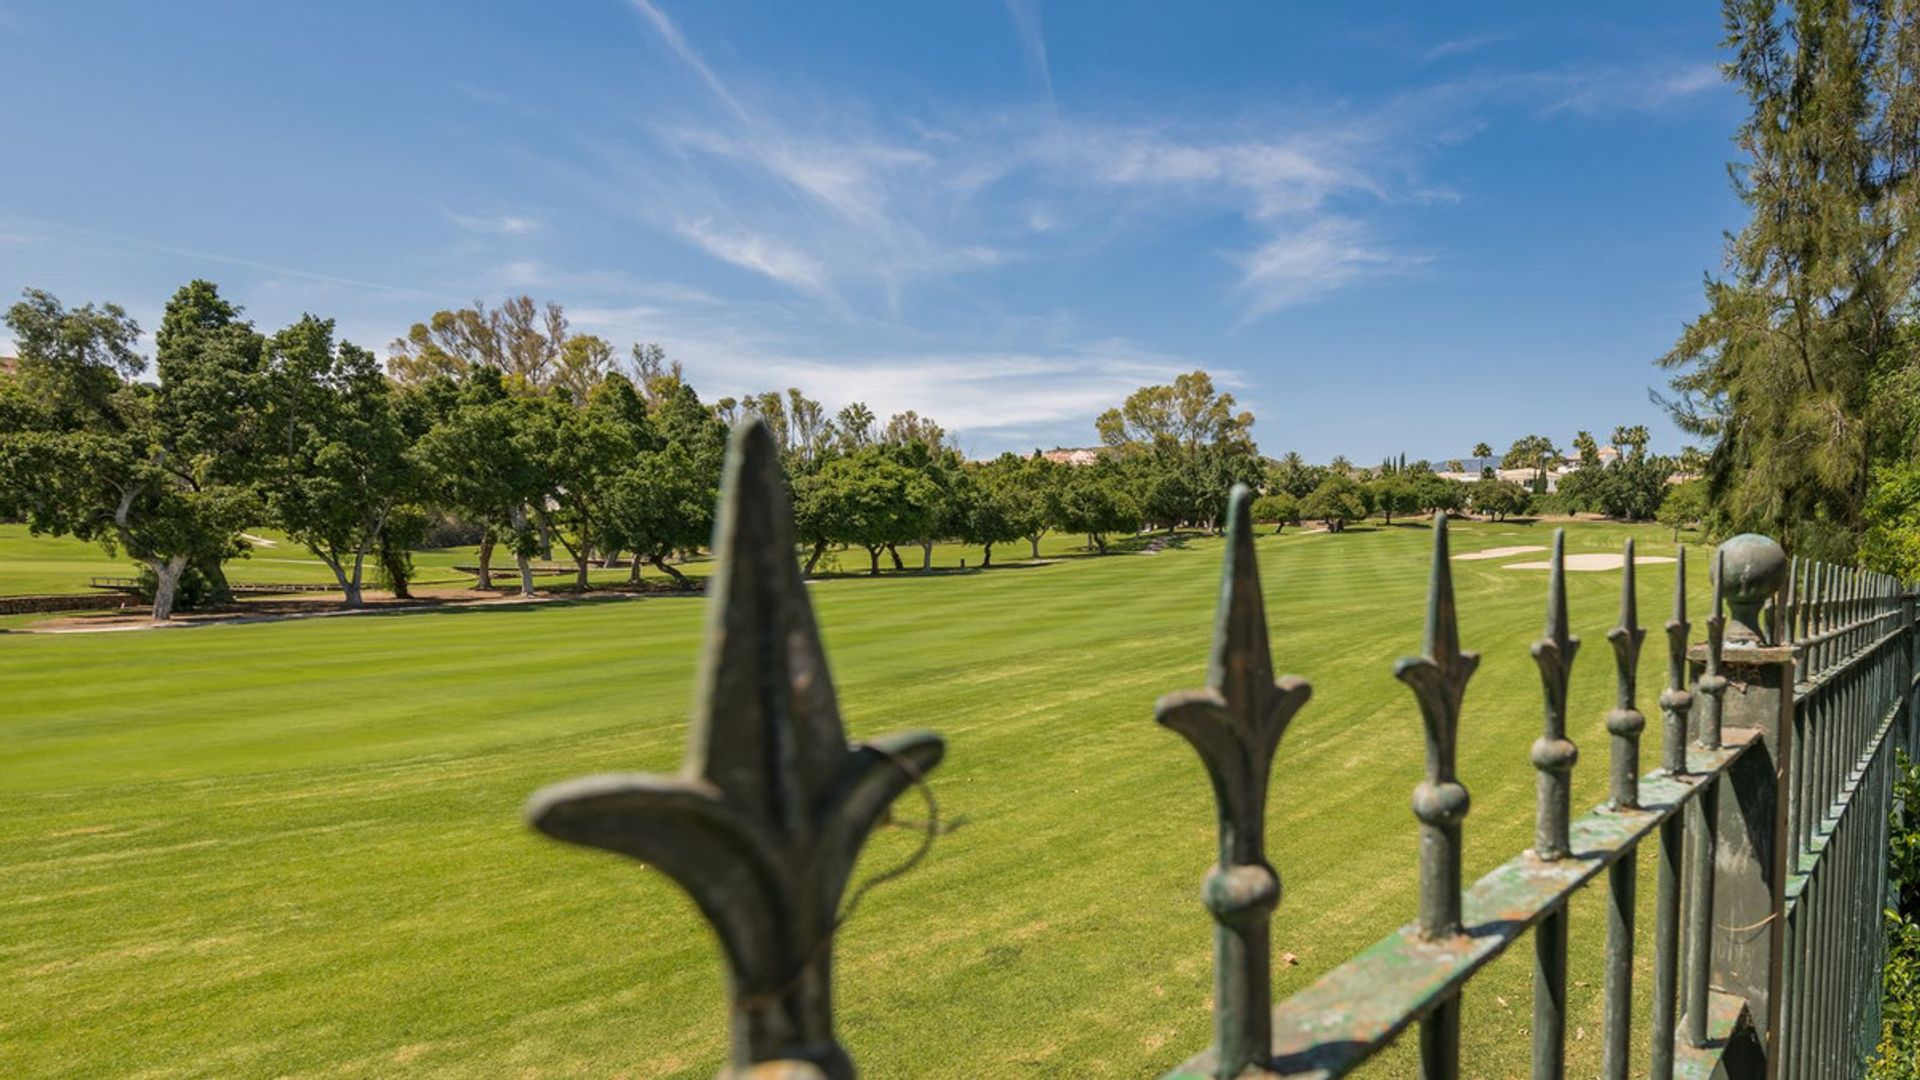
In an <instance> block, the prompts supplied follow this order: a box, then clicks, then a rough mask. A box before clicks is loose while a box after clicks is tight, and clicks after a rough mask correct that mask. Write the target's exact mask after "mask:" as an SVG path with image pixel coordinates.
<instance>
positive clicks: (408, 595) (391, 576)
mask: <svg viewBox="0 0 1920 1080" xmlns="http://www.w3.org/2000/svg"><path fill="white" fill-rule="evenodd" d="M380 567H381V569H383V570H385V571H386V572H387V581H388V582H390V583H391V584H392V585H393V596H394V599H396V600H411V599H413V591H412V590H411V589H409V588H407V581H408V577H409V575H410V573H411V567H409V566H408V565H407V553H406V552H404V551H400V550H397V549H395V548H394V546H393V545H392V544H390V543H388V542H387V538H386V537H385V536H382V537H381V538H380Z"/></svg>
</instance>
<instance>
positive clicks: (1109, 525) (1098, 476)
mask: <svg viewBox="0 0 1920 1080" xmlns="http://www.w3.org/2000/svg"><path fill="white" fill-rule="evenodd" d="M1059 513H1060V527H1061V528H1062V529H1065V530H1067V531H1068V532H1076V533H1085V534H1087V539H1088V540H1089V541H1091V542H1092V544H1093V546H1094V548H1095V550H1097V551H1098V552H1099V553H1100V554H1102V555H1105V554H1106V553H1107V535H1108V534H1109V533H1116V532H1137V531H1139V528H1140V504H1139V502H1138V501H1137V500H1136V499H1135V498H1134V495H1133V492H1132V490H1131V488H1130V485H1129V484H1128V483H1127V480H1126V477H1125V475H1124V474H1123V473H1122V471H1121V469H1120V467H1119V465H1118V464H1116V463H1113V462H1103V463H1101V464H1098V465H1088V466H1083V467H1080V468H1076V469H1074V470H1072V471H1071V472H1070V473H1069V474H1068V475H1067V477H1066V480H1065V482H1064V483H1063V484H1061V486H1060V508H1059Z"/></svg>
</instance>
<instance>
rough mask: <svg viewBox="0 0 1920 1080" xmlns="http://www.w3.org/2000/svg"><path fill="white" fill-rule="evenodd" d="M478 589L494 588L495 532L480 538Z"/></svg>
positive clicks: (476, 584)
mask: <svg viewBox="0 0 1920 1080" xmlns="http://www.w3.org/2000/svg"><path fill="white" fill-rule="evenodd" d="M473 587H474V588H476V589H491V588H493V532H492V530H488V532H487V535H485V536H483V537H481V538H480V573H479V575H478V576H477V578H476V579H475V581H474V585H473Z"/></svg>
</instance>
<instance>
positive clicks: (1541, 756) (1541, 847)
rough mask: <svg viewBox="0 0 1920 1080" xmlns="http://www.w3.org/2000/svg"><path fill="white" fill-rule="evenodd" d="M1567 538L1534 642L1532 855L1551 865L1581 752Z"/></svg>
mask: <svg viewBox="0 0 1920 1080" xmlns="http://www.w3.org/2000/svg"><path fill="white" fill-rule="evenodd" d="M1566 553H1567V533H1566V530H1565V529H1555V530H1554V531H1553V570H1552V572H1551V574H1550V575H1549V577H1548V579H1547V628H1546V634H1545V636H1544V637H1542V638H1541V639H1540V640H1539V641H1536V642H1534V643H1533V649H1532V651H1533V661H1534V663H1535V664H1537V665H1539V667H1540V686H1541V690H1542V692H1543V697H1544V698H1545V705H1546V708H1545V713H1544V722H1543V723H1542V725H1541V732H1540V737H1539V738H1538V739H1535V740H1534V743H1533V753H1532V759H1533V767H1534V768H1535V769H1538V770H1539V771H1540V790H1539V805H1538V807H1537V808H1536V811H1535V814H1534V829H1533V853H1534V854H1535V855H1537V856H1539V857H1540V858H1542V859H1545V860H1548V861H1552V860H1554V859H1564V858H1566V857H1567V854H1568V851H1569V849H1570V848H1571V847H1572V843H1571V840H1570V838H1569V837H1568V835H1567V830H1568V828H1569V820H1568V819H1569V814H1570V805H1571V803H1572V799H1573V766H1574V763H1575V762H1576V761H1578V760H1579V759H1580V751H1579V749H1578V748H1577V747H1575V746H1574V745H1573V742H1572V740H1570V739H1568V738H1567V679H1568V675H1569V674H1570V673H1571V671H1572V668H1573V657H1574V654H1575V653H1578V652H1579V651H1580V639H1579V638H1576V637H1573V636H1572V635H1571V634H1569V633H1568V632H1567V569H1566V561H1567V556H1566Z"/></svg>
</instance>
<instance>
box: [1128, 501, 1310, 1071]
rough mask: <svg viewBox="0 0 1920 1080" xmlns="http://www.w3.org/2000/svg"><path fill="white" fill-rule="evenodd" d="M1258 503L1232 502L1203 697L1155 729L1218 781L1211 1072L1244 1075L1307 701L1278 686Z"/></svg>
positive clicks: (1174, 699) (1263, 1014)
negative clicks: (1276, 763)
mask: <svg viewBox="0 0 1920 1080" xmlns="http://www.w3.org/2000/svg"><path fill="white" fill-rule="evenodd" d="M1252 498H1253V495H1252V493H1251V492H1250V491H1248V490H1247V488H1246V486H1245V485H1235V486H1234V489H1233V493H1232V494H1231V495H1229V496H1228V499H1227V552H1226V563H1225V565H1224V566H1223V567H1222V568H1221V573H1220V605H1219V608H1218V612H1217V614H1216V616H1215V620H1214V627H1213V652H1212V655H1211V657H1210V659H1209V661H1208V663H1207V687H1206V689H1204V690H1185V691H1181V692H1179V693H1174V694H1168V695H1167V696H1165V697H1163V698H1161V699H1160V702H1159V704H1158V705H1156V706H1155V707H1154V718H1155V719H1156V720H1158V721H1159V722H1160V723H1161V724H1164V725H1166V726H1167V727H1169V728H1172V729H1173V730H1174V731H1177V732H1179V733H1180V734H1181V735H1183V736H1185V737H1186V740H1187V741H1188V742H1189V743H1192V744H1193V748H1194V749H1195V750H1196V751H1198V752H1199V754H1200V761H1201V763H1202V764H1204V765H1205V766H1206V768H1207V775H1208V776H1209V777H1210V778H1211V779H1212V781H1213V796H1214V804H1215V808H1216V810H1217V811H1218V814H1219V832H1220V857H1219V861H1218V862H1217V863H1216V864H1215V865H1214V867H1213V869H1212V870H1211V871H1210V872H1208V874H1207V880H1206V884H1205V886H1204V888H1203V889H1202V892H1201V897H1202V900H1203V902H1204V903H1205V904H1206V907H1207V910H1208V911H1210V912H1212V914H1213V918H1214V923H1215V929H1214V1000H1213V1014H1214V1044H1213V1050H1214V1054H1213V1070H1214V1075H1215V1076H1219V1077H1232V1076H1238V1075H1240V1074H1241V1073H1242V1072H1243V1071H1244V1070H1246V1069H1247V1068H1249V1067H1251V1066H1254V1065H1256V1064H1261V1063H1264V1062H1266V1061H1267V1060H1268V1057H1269V1055H1270V1054H1271V1052H1272V1015H1271V1004H1272V1002H1271V995H1272V976H1271V967H1270V954H1271V950H1270V941H1269V937H1268V933H1269V923H1270V920H1271V919H1272V917H1273V909H1274V908H1275V907H1276V906H1277V905H1278V904H1279V902H1280V876H1279V874H1278V873H1277V872H1276V871H1275V870H1274V868H1273V866H1272V865H1271V864H1269V863H1268V862H1267V853H1266V815H1267V781H1268V776H1269V773H1270V772H1271V769H1272V764H1273V754H1274V751H1275V749H1277V748H1278V747H1279V745H1280V736H1281V735H1282V734H1283V733H1285V731H1286V729H1287V723H1288V721H1290V720H1292V719H1293V714H1294V713H1295V712H1297V711H1298V710H1299V708H1300V706H1301V705H1303V704H1305V703H1306V700H1307V697H1308V695H1309V694H1310V693H1311V692H1312V691H1311V689H1310V688H1309V687H1308V686H1307V684H1306V683H1305V682H1303V681H1301V680H1300V679H1296V678H1286V679H1281V680H1278V681H1275V679H1274V677H1273V654H1272V652H1271V651H1270V650H1269V647H1268V644H1267V615H1266V604H1265V602H1264V600H1263V599H1262V597H1261V594H1260V566H1259V563H1258V562H1256V561H1255V558H1254V549H1253V518H1252V514H1251V513H1250V512H1249V504H1250V503H1251V501H1252Z"/></svg>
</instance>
